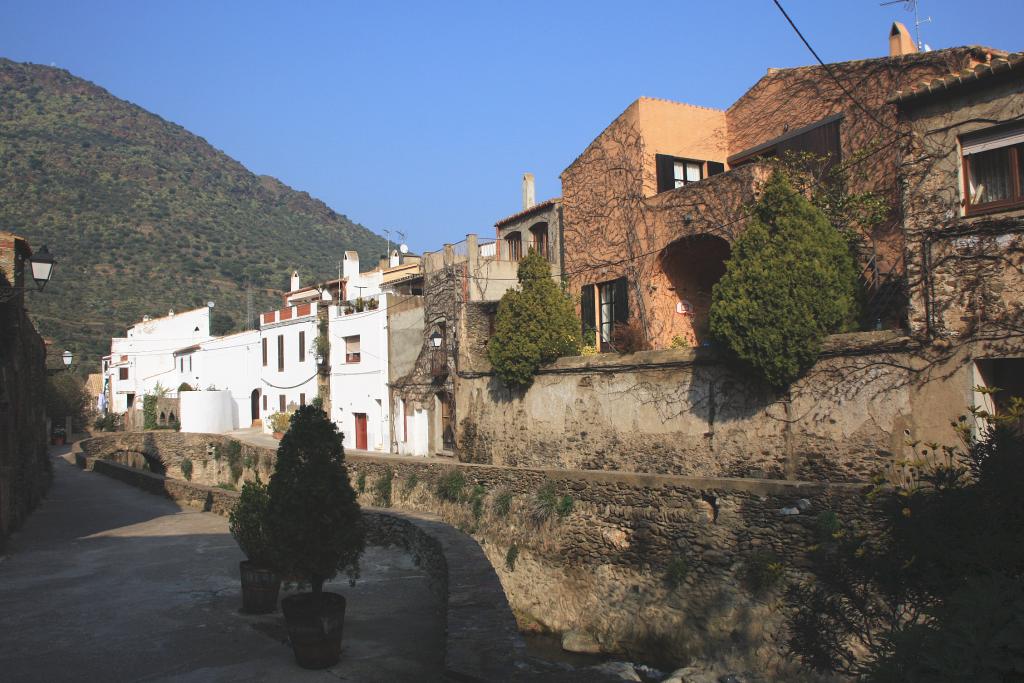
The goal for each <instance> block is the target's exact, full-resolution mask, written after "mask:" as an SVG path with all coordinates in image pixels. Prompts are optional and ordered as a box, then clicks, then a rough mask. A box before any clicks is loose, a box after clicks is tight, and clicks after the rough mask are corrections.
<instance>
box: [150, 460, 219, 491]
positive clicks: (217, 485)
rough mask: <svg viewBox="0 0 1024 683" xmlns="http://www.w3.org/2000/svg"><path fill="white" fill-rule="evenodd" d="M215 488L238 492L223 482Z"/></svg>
mask: <svg viewBox="0 0 1024 683" xmlns="http://www.w3.org/2000/svg"><path fill="white" fill-rule="evenodd" d="M146 467H147V469H148V468H149V465H148V464H147V465H146ZM217 488H219V489H224V490H225V491H237V490H238V487H237V486H235V485H234V484H228V483H226V482H223V481H222V482H220V483H218V484H217Z"/></svg>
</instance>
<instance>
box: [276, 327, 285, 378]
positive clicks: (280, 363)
mask: <svg viewBox="0 0 1024 683" xmlns="http://www.w3.org/2000/svg"><path fill="white" fill-rule="evenodd" d="M277 371H278V372H284V335H283V334H279V335H277Z"/></svg>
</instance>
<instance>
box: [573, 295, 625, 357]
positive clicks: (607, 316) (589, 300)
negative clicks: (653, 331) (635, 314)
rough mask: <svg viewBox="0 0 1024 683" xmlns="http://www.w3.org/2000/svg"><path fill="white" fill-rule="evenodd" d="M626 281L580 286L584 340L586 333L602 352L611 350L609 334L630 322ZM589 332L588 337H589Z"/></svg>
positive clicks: (610, 335) (586, 336)
mask: <svg viewBox="0 0 1024 683" xmlns="http://www.w3.org/2000/svg"><path fill="white" fill-rule="evenodd" d="M626 286H627V285H626V278H624V277H623V278H619V279H618V280H612V281H611V282H602V283H601V284H598V285H586V286H584V287H583V291H582V297H581V302H580V318H581V320H582V323H583V337H584V340H587V338H588V336H589V334H593V335H594V336H595V337H596V338H595V339H594V342H595V343H596V344H597V345H598V347H599V349H600V350H601V351H609V350H611V341H612V334H613V333H614V331H615V326H616V325H624V324H626V323H627V322H629V292H628V290H627V288H626ZM588 333H589V334H588Z"/></svg>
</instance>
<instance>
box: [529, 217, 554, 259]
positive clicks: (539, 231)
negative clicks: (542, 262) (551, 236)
mask: <svg viewBox="0 0 1024 683" xmlns="http://www.w3.org/2000/svg"><path fill="white" fill-rule="evenodd" d="M530 235H531V236H532V238H533V239H532V244H530V246H531V247H533V249H534V251H536V252H537V253H538V254H540V255H541V256H543V257H544V258H546V259H549V260H550V258H551V255H550V254H549V253H548V224H547V223H537V224H536V225H534V226H533V227H532V228H530Z"/></svg>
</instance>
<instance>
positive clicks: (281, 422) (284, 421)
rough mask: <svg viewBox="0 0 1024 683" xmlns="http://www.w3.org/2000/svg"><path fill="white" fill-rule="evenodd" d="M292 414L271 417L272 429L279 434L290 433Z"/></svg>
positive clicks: (282, 413)
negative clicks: (289, 426)
mask: <svg viewBox="0 0 1024 683" xmlns="http://www.w3.org/2000/svg"><path fill="white" fill-rule="evenodd" d="M291 419H292V414H291V413H290V412H287V411H285V412H277V413H274V414H273V415H271V416H270V428H271V429H273V430H274V432H275V433H277V434H284V433H285V432H287V431H288V425H289V424H290V423H291Z"/></svg>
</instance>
